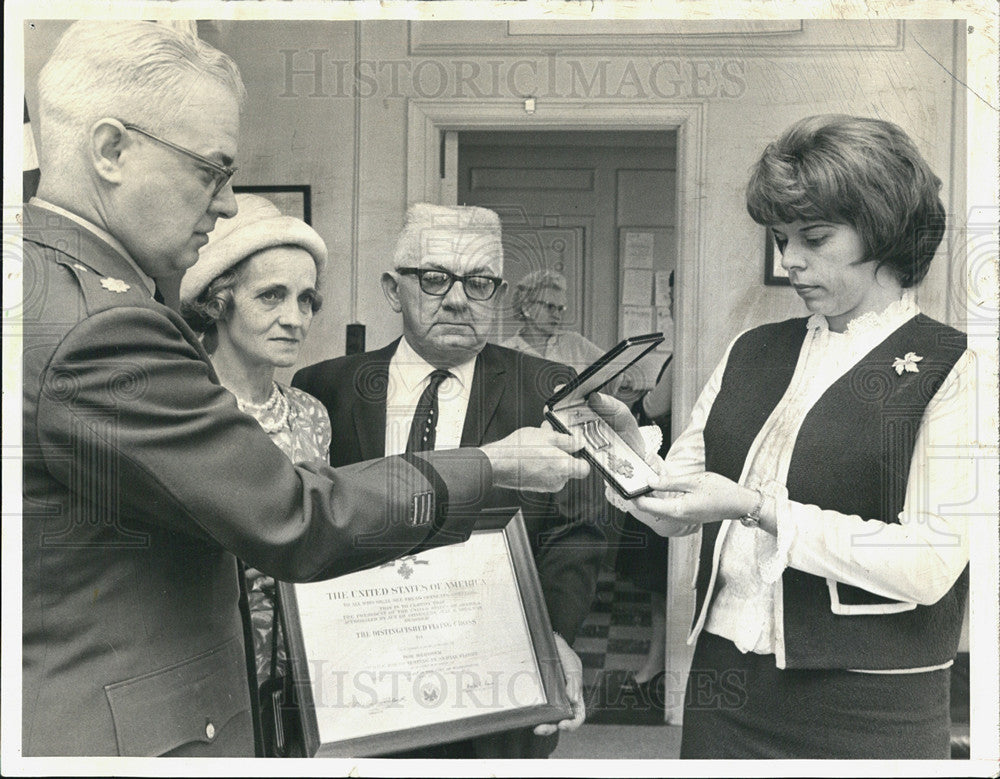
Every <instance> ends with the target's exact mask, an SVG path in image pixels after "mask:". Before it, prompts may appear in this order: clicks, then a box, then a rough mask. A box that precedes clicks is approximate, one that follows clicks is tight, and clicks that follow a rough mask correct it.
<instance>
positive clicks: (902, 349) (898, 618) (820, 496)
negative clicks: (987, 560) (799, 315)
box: [695, 314, 969, 670]
mask: <svg viewBox="0 0 1000 779" xmlns="http://www.w3.org/2000/svg"><path fill="white" fill-rule="evenodd" d="M806 321H807V320H805V319H791V320H788V321H785V322H778V323H774V324H770V325H765V326H763V327H759V328H756V329H754V330H751V331H750V332H748V333H746V334H744V335H743V336H742V337H740V338H739V339H738V340H737V342H736V343H735V344H734V345H733V348H732V350H731V351H730V356H729V360H728V363H727V365H726V369H725V373H724V375H723V378H722V385H721V388H720V390H719V395H718V397H717V398H716V400H715V403H714V404H713V406H712V411H711V413H710V414H709V417H708V420H707V422H706V424H705V466H706V469H707V470H709V471H714V472H715V473H720V474H722V475H723V476H727V477H728V478H730V479H733V480H738V479H739V478H740V475H741V474H742V472H743V465H744V462H745V460H746V457H747V453H748V452H749V450H750V446H751V444H752V443H753V441H754V438H756V436H757V434H758V433H759V432H760V430H761V428H762V427H763V425H764V422H765V421H766V420H767V418H768V417H769V416H770V414H771V412H772V411H773V410H774V408H775V406H777V404H778V402H779V401H780V400H781V398H782V396H783V395H784V394H785V390H786V389H787V388H788V385H789V383H790V382H791V379H792V374H793V373H794V371H795V364H796V362H797V360H798V356H799V351H800V350H801V347H802V343H803V340H804V338H805V335H806ZM965 347H966V338H965V335H964V334H963V333H960V332H959V331H957V330H954V329H953V328H951V327H948V326H946V325H943V324H941V323H939V322H935V321H934V320H932V319H930V318H928V317H926V316H924V315H923V314H920V315H917V316H916V317H914V318H913V319H911V320H909V321H908V322H907V323H906V324H904V325H902V326H901V327H900V328H899V329H898V330H896V331H895V332H894V333H893V334H892V335H890V336H889V337H888V338H887V339H886V340H885V341H883V342H882V343H881V344H880V345H878V346H876V347H875V348H874V349H873V350H872V351H871V352H869V353H868V354H867V355H866V356H865V357H864V358H863V359H862V360H861V361H860V362H859V363H858V364H857V365H856V366H854V368H852V369H851V370H850V371H848V372H847V373H846V374H845V375H844V376H842V377H841V378H840V379H838V380H837V381H836V382H834V384H833V385H832V386H831V387H830V388H829V389H828V390H827V391H826V392H825V393H824V394H823V396H822V397H821V398H820V399H819V400H818V401H817V402H816V404H815V405H814V406H813V408H812V409H811V410H810V411H809V413H808V414H807V415H806V418H805V420H804V422H803V423H802V428H801V429H800V431H799V434H798V437H797V438H796V441H795V448H794V450H793V452H792V460H791V464H790V466H789V470H788V479H787V486H788V497H789V498H790V499H791V500H794V501H797V502H800V503H808V504H814V505H817V506H820V507H821V508H824V509H831V510H834V511H838V512H841V513H844V514H857V515H859V516H861V517H863V518H865V519H878V520H881V521H883V522H898V521H899V519H898V515H899V512H900V511H901V510H902V508H903V500H904V497H905V494H906V483H907V476H908V475H909V470H910V460H911V457H912V454H913V447H914V443H915V441H916V437H917V433H918V431H919V429H920V422H921V418H922V417H923V413H924V409H925V408H926V407H927V404H928V402H930V399H931V398H932V397H933V396H934V393H935V392H937V390H938V388H939V387H940V386H941V383H942V382H943V381H944V379H945V377H946V376H947V375H948V373H949V372H950V371H951V369H952V367H953V366H954V365H955V362H956V361H957V360H958V358H959V357H960V356H961V355H962V353H963V352H964V351H965ZM907 352H915V353H916V354H917V355H920V356H922V357H923V360H922V361H921V362H920V363H919V371H918V372H917V373H911V372H905V371H904V372H903V374H902V375H899V374H897V373H896V371H895V370H894V369H893V368H892V363H893V360H894V358H896V357H903V356H904V355H905V354H906V353H907ZM719 528H720V523H712V524H709V525H706V526H705V529H704V531H703V537H702V544H701V557H700V560H699V568H698V575H697V579H696V587H697V604H696V610H695V620H696V621H697V618H698V615H699V614H700V613H701V609H702V606H703V604H704V601H705V598H706V596H707V595H708V594H709V593H708V585H709V581H710V578H711V573H712V557H713V549H714V546H715V542H716V539H717V537H718V533H719ZM857 541H858V543H867V544H873V545H875V544H879V543H880V539H879V537H878V534H874V535H872V536H870V537H868V538H859V539H858V540H857ZM941 542H942V543H949V542H950V540H949V539H948V538H947V537H944V536H942V540H941ZM886 553H887V554H891V553H892V551H891V549H887V550H886ZM968 577H969V568H968V566H966V568H965V570H964V571H963V572H962V575H961V576H960V577H959V579H958V581H956V582H955V585H954V586H953V587H952V588H951V590H949V591H948V593H947V594H946V595H945V596H944V597H943V598H941V600H939V601H938V602H937V603H935V604H934V605H932V606H920V605H917V606H916V607H915V608H910V609H907V610H905V611H897V612H896V613H880V614H852V615H845V614H835V613H833V611H832V610H831V601H832V595H831V592H830V589H829V587H828V585H827V581H826V579H824V578H822V577H819V576H813V575H812V574H808V573H804V572H802V571H799V570H796V569H793V568H787V569H786V570H785V572H784V574H783V575H782V578H781V586H782V588H783V589H782V592H783V611H784V635H785V667H787V668H855V669H868V670H875V669H893V668H922V667H928V666H935V665H940V664H942V663H946V662H948V661H949V660H951V659H952V658H953V657H954V655H955V652H956V650H957V647H958V639H959V634H960V632H961V626H962V618H963V615H964V610H965V598H966V593H967V591H968ZM837 594H838V596H839V601H840V603H841V604H853V605H859V604H893V603H894V602H893V601H891V600H888V599H886V598H882V597H880V596H878V595H875V594H873V593H870V592H867V591H865V590H862V589H859V588H857V587H852V586H849V585H845V584H838V585H837ZM890 608H891V607H890ZM896 608H901V607H900V606H897V607H896ZM840 610H841V611H843V609H840ZM862 610H864V609H862Z"/></svg>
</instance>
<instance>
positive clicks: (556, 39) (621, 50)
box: [407, 19, 906, 58]
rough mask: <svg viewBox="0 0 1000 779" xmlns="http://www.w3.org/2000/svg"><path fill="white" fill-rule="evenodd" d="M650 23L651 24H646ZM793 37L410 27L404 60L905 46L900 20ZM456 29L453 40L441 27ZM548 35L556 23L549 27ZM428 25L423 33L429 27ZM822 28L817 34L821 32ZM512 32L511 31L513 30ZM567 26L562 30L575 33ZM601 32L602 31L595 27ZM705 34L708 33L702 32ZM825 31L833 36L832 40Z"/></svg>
mask: <svg viewBox="0 0 1000 779" xmlns="http://www.w3.org/2000/svg"><path fill="white" fill-rule="evenodd" d="M651 21H653V22H655V21H656V20H651ZM796 22H797V23H798V25H799V27H798V29H795V30H784V31H780V32H774V31H770V32H763V31H762V32H759V33H754V32H752V31H750V30H748V31H747V32H744V33H740V34H732V33H729V34H718V33H715V32H711V31H709V32H705V33H701V34H697V33H691V32H685V33H683V34H649V35H636V34H633V33H632V32H631V28H628V29H629V31H628V32H624V33H622V34H617V35H616V34H613V33H606V32H605V33H603V34H599V35H584V34H579V33H575V32H574V33H568V34H567V33H563V34H560V33H552V34H538V33H536V34H531V35H527V34H518V33H512V32H511V27H510V22H506V21H482V20H479V21H467V20H465V21H460V22H448V21H434V22H422V21H410V22H408V29H407V50H408V52H409V54H410V55H417V54H419V55H431V56H465V57H482V56H484V55H492V56H495V55H503V56H532V55H534V56H538V55H549V56H553V55H571V56H578V57H580V56H584V57H586V56H593V55H600V56H604V57H607V56H610V57H632V56H649V57H659V58H663V57H668V58H669V57H676V56H678V55H689V56H723V55H727V56H741V57H775V56H781V57H790V56H791V57H795V56H798V57H803V56H806V57H811V56H815V54H816V53H817V52H820V51H823V52H832V51H902V49H903V43H904V39H905V24H906V23H905V21H904V20H903V19H805V20H796ZM449 24H455V25H458V26H457V27H456V30H461V34H458V33H456V34H455V35H454V37H453V38H451V37H450V36H449V34H448V25H449ZM550 24H551V25H552V26H553V30H555V29H558V26H557V25H558V21H556V20H553V21H552V22H550ZM428 25H430V26H428ZM824 26H826V29H825V30H824V29H823V27H824ZM515 29H517V28H516V27H515ZM576 29H578V28H576V27H567V30H576ZM601 29H602V31H603V30H604V29H605V28H603V27H602V28H601ZM706 29H708V28H706ZM831 32H832V33H833V34H832V35H831Z"/></svg>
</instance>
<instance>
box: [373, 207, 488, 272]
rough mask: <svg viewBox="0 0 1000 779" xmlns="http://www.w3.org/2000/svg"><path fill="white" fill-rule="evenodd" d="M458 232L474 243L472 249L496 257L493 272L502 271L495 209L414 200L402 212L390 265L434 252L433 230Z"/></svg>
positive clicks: (402, 264) (410, 261)
mask: <svg viewBox="0 0 1000 779" xmlns="http://www.w3.org/2000/svg"><path fill="white" fill-rule="evenodd" d="M443 232H453V233H454V232H460V233H462V234H463V237H465V236H467V237H468V238H469V240H470V242H472V243H474V244H475V245H476V251H477V252H478V251H481V252H482V253H483V254H484V256H488V257H489V258H490V259H494V258H495V259H496V260H497V273H498V274H501V273H503V247H502V245H501V243H500V234H501V233H500V217H499V216H498V215H497V213H496V212H495V211H491V210H489V209H488V208H480V207H479V206H439V205H435V204H433V203H414V204H413V205H411V206H410V207H409V209H408V210H407V212H406V224H405V225H404V226H403V231H402V232H401V233H400V234H399V238H398V239H397V241H396V249H395V251H394V252H393V254H392V268H393V270H395V269H396V268H402V267H405V266H407V265H411V264H413V263H414V262H419V261H420V260H421V259H422V258H423V257H425V256H430V255H433V253H434V251H435V246H434V233H443Z"/></svg>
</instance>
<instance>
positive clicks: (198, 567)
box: [21, 21, 587, 756]
mask: <svg viewBox="0 0 1000 779" xmlns="http://www.w3.org/2000/svg"><path fill="white" fill-rule="evenodd" d="M243 94H244V89H243V84H242V81H241V79H240V76H239V73H238V71H237V69H236V66H235V65H234V63H233V62H232V61H231V60H230V59H229V58H228V57H226V56H225V55H223V54H221V53H220V52H218V51H216V50H215V49H213V48H211V47H210V46H207V45H206V44H205V43H203V42H202V41H200V40H198V39H197V38H196V37H194V36H192V35H189V34H182V33H178V32H176V31H174V30H172V29H170V28H169V27H167V26H165V25H159V24H153V23H148V22H108V21H100V22H77V23H75V24H73V25H72V26H71V27H70V28H69V29H68V30H67V32H66V33H65V34H64V35H63V37H62V38H61V39H60V41H59V44H58V45H57V46H56V49H55V51H54V52H53V54H52V56H51V57H50V59H49V61H48V62H47V63H46V65H45V67H44V68H43V69H42V72H41V74H40V77H39V106H40V116H39V122H40V132H41V148H40V160H41V170H42V172H41V180H40V182H39V187H38V198H37V199H36V198H33V199H32V201H31V202H30V203H28V204H26V205H25V206H24V209H23V235H24V244H23V263H24V265H23V273H24V277H25V279H31V280H32V281H33V283H34V284H35V286H33V287H32V289H33V290H34V294H31V295H26V297H25V301H24V307H23V311H22V321H23V342H22V343H23V389H22V392H23V396H22V402H23V418H22V424H23V452H24V454H23V461H22V465H23V483H22V497H23V504H22V517H21V527H22V555H23V558H22V559H23V565H22V603H21V607H22V679H21V682H22V742H21V749H22V753H23V754H24V755H129V756H146V755H166V754H169V755H176V756H227V755H235V756H252V755H253V754H254V740H253V729H252V720H251V715H250V695H249V684H248V679H247V666H246V655H245V652H244V643H243V628H242V624H241V620H240V613H239V609H238V605H237V604H238V579H237V575H236V574H237V570H236V556H238V557H239V558H240V559H242V560H245V561H246V562H247V563H249V564H251V565H253V566H256V567H257V568H259V569H260V570H262V571H265V572H267V573H268V574H270V575H272V576H276V577H278V578H281V579H285V580H289V581H306V580H309V581H311V580H317V579H322V578H325V577H332V576H336V575H339V574H342V573H346V572H349V571H353V570H357V569H359V568H363V567H365V566H368V565H374V564H378V563H380V562H384V561H386V560H389V559H392V558H393V557H395V556H398V555H399V554H402V553H403V551H404V550H406V549H408V548H410V549H412V548H423V547H425V546H427V545H429V544H435V543H439V542H440V541H441V540H442V539H447V540H449V541H450V540H457V539H461V538H463V537H467V536H468V535H469V533H471V531H472V529H473V523H474V518H472V517H470V513H472V512H470V508H471V509H474V508H475V507H476V506H477V505H480V499H481V496H482V495H483V493H484V491H485V489H486V488H487V487H489V486H492V485H503V486H512V487H520V488H521V489H526V488H527V489H532V488H534V489H539V490H554V489H559V488H561V487H562V486H563V485H564V484H565V482H566V479H567V478H568V477H572V476H582V475H584V474H585V473H586V472H587V468H586V463H583V462H580V461H578V460H576V459H575V458H572V457H570V456H569V455H568V454H566V453H565V452H564V451H563V449H560V448H559V447H560V446H561V447H564V448H565V449H566V450H571V449H573V447H574V445H575V442H574V441H573V439H571V438H570V437H568V436H559V435H557V434H555V433H553V432H552V431H543V430H537V429H536V430H529V431H520V432H519V433H518V434H517V435H514V436H511V437H510V438H509V439H508V440H507V441H506V444H508V445H493V446H488V447H485V448H483V449H481V450H464V451H460V452H440V453H437V452H435V453H427V454H414V455H411V456H410V457H392V458H386V459H384V460H381V461H379V462H374V463H371V462H369V463H364V464H360V465H358V466H355V467H351V468H343V469H336V470H335V469H332V468H329V467H327V466H325V465H324V464H322V463H315V462H314V463H309V464H301V465H298V466H293V465H292V464H291V463H290V462H289V461H288V458H287V457H286V456H285V455H284V453H283V452H282V451H281V450H280V449H279V448H278V447H276V446H275V445H274V444H273V443H272V441H271V440H270V439H269V438H268V436H267V434H266V433H264V432H263V431H262V430H261V427H260V425H259V424H258V422H257V421H256V420H254V419H253V418H251V417H249V416H247V415H246V414H244V413H242V412H241V411H240V410H239V408H238V406H237V405H236V402H235V400H234V399H233V396H232V394H230V393H229V392H228V391H227V390H225V389H224V388H223V387H222V386H220V385H219V383H218V381H217V379H216V375H215V371H214V369H213V368H212V365H211V363H210V361H209V359H208V357H207V355H206V354H205V351H204V349H203V348H202V346H201V344H200V342H199V339H198V338H197V336H196V335H195V334H194V333H193V332H192V331H191V329H190V328H189V327H188V326H187V324H185V323H184V321H183V320H182V319H181V317H180V316H179V315H178V314H177V313H175V312H174V311H172V310H170V309H168V308H167V307H166V306H163V305H161V304H160V303H158V302H157V301H156V299H155V298H156V297H158V295H157V290H156V285H155V281H154V279H157V278H161V277H166V276H171V275H175V274H176V273H178V272H180V271H182V270H184V269H185V268H187V267H189V266H190V265H192V264H194V262H195V260H196V259H197V256H198V250H199V248H201V247H202V246H203V245H205V244H206V243H207V241H208V234H209V233H211V232H212V230H213V228H214V227H215V223H216V221H217V220H218V219H221V218H224V217H231V216H233V215H234V214H235V213H236V211H237V203H236V201H235V199H234V196H233V191H232V188H231V187H230V186H229V181H230V178H231V176H232V174H233V172H234V170H235V169H234V167H233V163H234V161H235V158H236V153H237V139H238V136H239V106H240V103H241V100H242V96H243ZM514 443H522V444H524V446H523V447H517V446H513V444H514ZM428 495H429V496H430V498H431V500H429V501H423V500H422V501H421V505H428V510H427V511H416V510H415V508H414V506H415V505H416V504H415V502H414V497H416V496H423V497H425V498H426V497H427V496H428ZM449 506H452V507H461V510H460V511H459V509H457V508H456V509H453V510H449ZM373 533H379V534H380V537H382V538H384V539H385V540H386V543H385V545H384V546H382V545H380V546H377V547H376V546H370V545H361V544H359V543H357V539H358V538H359V537H361V536H367V535H370V534H373Z"/></svg>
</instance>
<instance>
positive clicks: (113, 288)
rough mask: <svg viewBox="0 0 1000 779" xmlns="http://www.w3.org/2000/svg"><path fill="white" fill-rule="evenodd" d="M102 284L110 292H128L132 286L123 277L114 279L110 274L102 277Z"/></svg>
mask: <svg viewBox="0 0 1000 779" xmlns="http://www.w3.org/2000/svg"><path fill="white" fill-rule="evenodd" d="M101 286H102V287H104V289H106V290H108V291H109V292H128V291H129V289H131V286H130V285H128V284H126V283H125V282H124V281H122V280H121V279H113V278H111V277H110V276H108V277H107V278H104V279H101Z"/></svg>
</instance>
